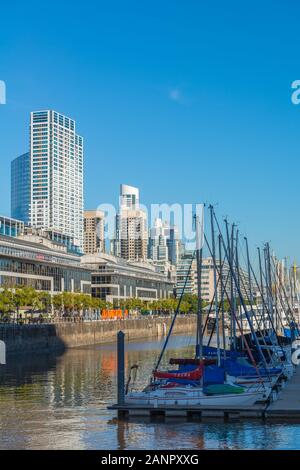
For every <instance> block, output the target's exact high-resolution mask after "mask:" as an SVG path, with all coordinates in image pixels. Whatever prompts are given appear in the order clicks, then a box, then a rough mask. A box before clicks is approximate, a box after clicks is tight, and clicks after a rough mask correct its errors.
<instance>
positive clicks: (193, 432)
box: [0, 336, 300, 450]
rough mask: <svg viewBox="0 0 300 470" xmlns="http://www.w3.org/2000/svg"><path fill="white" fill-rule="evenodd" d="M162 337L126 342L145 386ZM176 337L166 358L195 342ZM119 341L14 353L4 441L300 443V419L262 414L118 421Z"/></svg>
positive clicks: (2, 403) (18, 444)
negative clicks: (234, 418) (227, 419)
mask: <svg viewBox="0 0 300 470" xmlns="http://www.w3.org/2000/svg"><path fill="white" fill-rule="evenodd" d="M161 345H162V343H161V341H149V340H145V341H140V342H131V343H128V344H127V345H126V366H127V368H129V367H130V366H132V365H134V364H139V372H138V374H137V377H136V386H137V387H142V386H143V385H145V384H146V383H147V379H148V377H149V374H150V372H151V370H152V369H153V366H154V364H155V360H156V359H157V357H158V354H159V351H160V349H161ZM192 347H193V345H192V344H191V343H190V339H189V338H187V337H184V336H175V337H174V338H172V340H171V343H170V347H169V349H168V351H167V354H166V357H165V362H166V363H167V361H168V359H169V358H170V357H180V356H181V355H183V354H186V353H187V352H188V350H189V349H190V350H191V349H192ZM116 373H117V358H116V346H115V345H114V344H111V345H102V346H98V347H93V348H82V349H73V350H69V351H67V352H65V353H64V354H61V355H59V356H58V355H55V354H48V355H34V356H32V357H28V356H26V357H24V358H22V357H19V356H15V357H8V364H7V365H6V366H0V449H104V450H108V449H111V450H112V449H120V450H123V449H184V448H187V449H190V448H192V449H300V425H297V424H283V423H274V424H264V423H262V422H261V421H249V422H232V423H221V422H215V423H213V422H211V423H199V422H186V421H183V420H180V419H177V420H176V419H175V420H174V419H171V420H170V421H168V422H150V421H148V422H147V421H146V420H145V419H135V420H134V421H131V420H130V421H127V422H123V421H118V420H117V419H116V415H115V412H113V411H108V410H107V406H108V405H110V404H112V403H113V402H115V397H116Z"/></svg>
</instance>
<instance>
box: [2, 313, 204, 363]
mask: <svg viewBox="0 0 300 470" xmlns="http://www.w3.org/2000/svg"><path fill="white" fill-rule="evenodd" d="M171 321H172V318H170V317H143V318H135V319H133V318H132V319H127V320H99V321H87V322H78V323H73V322H63V323H57V324H44V325H43V324H41V325H11V324H8V325H5V324H0V340H3V341H5V343H6V349H7V352H8V353H22V354H24V353H31V354H32V353H35V352H45V351H53V350H58V349H67V348H76V347H80V346H90V345H94V344H101V343H109V342H112V341H115V339H116V333H117V332H118V331H119V330H123V331H124V333H125V337H126V340H127V341H128V340H133V339H143V338H156V337H161V336H163V335H165V334H166V332H167V331H168V329H169V327H170V324H171ZM195 331H196V316H195V315H187V316H179V317H178V318H177V319H176V322H175V326H174V330H173V332H174V334H180V333H182V334H189V333H194V332H195Z"/></svg>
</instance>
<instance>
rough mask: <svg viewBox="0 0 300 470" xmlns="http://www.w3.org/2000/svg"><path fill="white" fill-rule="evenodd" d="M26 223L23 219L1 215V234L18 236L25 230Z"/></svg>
mask: <svg viewBox="0 0 300 470" xmlns="http://www.w3.org/2000/svg"><path fill="white" fill-rule="evenodd" d="M24 227H25V224H24V222H23V221H22V220H16V219H12V218H11V217H5V216H3V215H0V235H7V236H9V237H17V236H18V235H20V234H21V233H23V232H24Z"/></svg>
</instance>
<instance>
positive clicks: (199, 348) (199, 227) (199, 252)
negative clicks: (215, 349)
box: [195, 210, 204, 359]
mask: <svg viewBox="0 0 300 470" xmlns="http://www.w3.org/2000/svg"><path fill="white" fill-rule="evenodd" d="M202 211H203V210H202ZM202 214H203V212H202ZM195 218H196V262H197V294H198V308H197V341H196V358H197V359H201V358H202V356H203V334H202V259H203V220H204V219H203V215H202V220H200V217H199V215H196V216H195Z"/></svg>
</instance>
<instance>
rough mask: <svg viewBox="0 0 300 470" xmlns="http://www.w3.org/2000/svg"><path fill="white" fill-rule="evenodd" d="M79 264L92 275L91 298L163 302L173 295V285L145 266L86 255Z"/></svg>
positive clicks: (138, 263) (103, 256)
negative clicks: (159, 300)
mask: <svg viewBox="0 0 300 470" xmlns="http://www.w3.org/2000/svg"><path fill="white" fill-rule="evenodd" d="M82 263H83V265H84V266H86V267H87V268H88V269H90V270H91V271H92V295H93V296H94V297H99V298H101V299H103V300H106V301H108V302H113V301H115V302H118V301H120V300H123V299H126V298H133V297H135V298H139V299H142V300H149V301H153V300H157V299H166V298H169V297H171V295H172V294H173V291H174V283H173V282H172V281H171V280H169V279H167V278H166V277H165V276H163V275H162V274H160V273H159V272H158V271H157V270H156V269H155V268H154V267H153V266H151V265H150V264H148V263H142V262H130V261H126V260H124V259H122V258H118V257H116V256H112V255H108V254H102V253H98V254H94V255H85V256H83V257H82Z"/></svg>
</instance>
